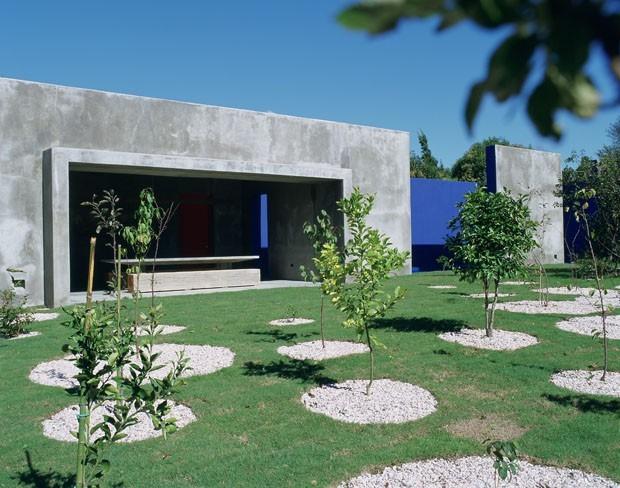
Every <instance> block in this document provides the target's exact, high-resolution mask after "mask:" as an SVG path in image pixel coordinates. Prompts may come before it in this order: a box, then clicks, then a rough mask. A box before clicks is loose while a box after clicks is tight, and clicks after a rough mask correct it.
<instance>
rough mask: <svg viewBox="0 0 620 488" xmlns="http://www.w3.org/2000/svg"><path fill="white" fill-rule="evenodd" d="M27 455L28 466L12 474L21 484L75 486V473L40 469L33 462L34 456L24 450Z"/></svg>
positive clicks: (41, 487) (56, 487)
mask: <svg viewBox="0 0 620 488" xmlns="http://www.w3.org/2000/svg"><path fill="white" fill-rule="evenodd" d="M24 453H25V455H26V465H27V468H26V469H25V470H23V471H20V472H19V473H17V475H15V476H12V478H13V479H15V480H17V481H18V482H19V484H20V486H34V487H36V488H70V487H73V486H75V475H73V474H64V473H58V472H56V471H52V470H49V471H45V472H44V471H40V470H38V469H37V468H35V467H34V465H33V464H32V457H31V456H30V452H29V451H24Z"/></svg>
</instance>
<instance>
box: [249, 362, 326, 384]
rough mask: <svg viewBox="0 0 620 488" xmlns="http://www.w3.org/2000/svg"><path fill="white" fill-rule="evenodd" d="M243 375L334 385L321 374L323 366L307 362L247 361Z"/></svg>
mask: <svg viewBox="0 0 620 488" xmlns="http://www.w3.org/2000/svg"><path fill="white" fill-rule="evenodd" d="M243 369H244V370H245V371H244V373H243V374H244V375H246V376H277V377H278V378H284V379H287V380H301V381H303V382H304V383H317V384H319V385H324V384H327V383H335V382H336V380H334V379H332V378H328V377H327V376H324V375H323V374H321V371H323V370H324V369H325V366H322V365H320V364H311V363H309V362H307V361H296V360H294V359H293V360H290V361H283V360H282V359H281V360H279V361H271V362H270V363H266V364H263V363H260V362H254V361H248V362H246V363H245V364H244V365H243Z"/></svg>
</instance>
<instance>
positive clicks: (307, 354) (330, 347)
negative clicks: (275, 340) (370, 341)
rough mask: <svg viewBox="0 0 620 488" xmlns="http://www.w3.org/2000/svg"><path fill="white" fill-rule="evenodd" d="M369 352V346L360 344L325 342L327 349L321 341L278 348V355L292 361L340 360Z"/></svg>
mask: <svg viewBox="0 0 620 488" xmlns="http://www.w3.org/2000/svg"><path fill="white" fill-rule="evenodd" d="M365 352H368V346H367V345H365V344H360V343H358V342H345V341H325V347H323V344H322V343H321V341H311V342H302V343H301V344H295V345H294V346H281V347H278V354H282V355H283V356H288V357H289V358H292V359H299V360H302V361H303V360H304V359H314V360H316V361H321V360H323V359H331V358H339V357H342V356H349V355H350V354H362V353H365Z"/></svg>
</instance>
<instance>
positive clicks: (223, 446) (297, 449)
mask: <svg viewBox="0 0 620 488" xmlns="http://www.w3.org/2000/svg"><path fill="white" fill-rule="evenodd" d="M550 274H551V276H550V277H551V281H552V284H553V285H560V284H567V283H568V280H569V277H568V273H567V272H566V268H554V269H553V270H551V271H550ZM396 284H399V285H402V286H404V287H405V288H407V290H408V292H407V297H406V299H405V300H404V301H402V302H401V303H399V304H398V305H397V306H396V308H395V310H394V311H393V313H392V314H391V315H390V316H389V317H388V318H386V319H384V320H382V321H381V322H380V323H379V324H377V325H376V327H375V329H376V330H375V332H376V334H377V336H378V337H379V339H380V340H381V341H382V342H383V343H385V345H386V346H387V350H385V351H382V350H380V351H378V354H377V377H379V378H391V379H394V380H400V381H406V382H411V383H415V384H417V385H420V386H422V387H424V388H426V389H427V390H429V391H431V392H432V393H433V395H435V397H436V398H437V401H438V410H437V412H435V413H434V414H432V415H430V416H428V417H425V418H423V419H421V420H418V421H415V422H410V423H406V424H400V425H381V426H373V425H367V426H361V425H352V424H346V423H340V422H337V421H335V420H332V419H330V418H328V417H325V416H322V415H317V414H314V413H311V412H309V411H307V410H306V409H305V408H304V407H303V406H302V405H301V403H300V400H299V399H300V396H301V395H302V393H303V392H305V391H307V390H308V389H310V388H312V387H313V386H315V385H317V384H318V383H320V382H324V381H330V380H334V381H342V380H347V379H354V378H365V376H366V374H367V365H368V358H367V356H366V355H354V356H349V357H344V358H338V359H332V360H329V361H325V362H322V363H316V362H299V361H294V360H289V359H287V358H284V357H282V356H279V355H278V354H277V353H276V348H277V347H278V346H280V345H283V344H292V343H295V342H302V341H307V340H314V339H317V338H318V324H312V325H304V326H296V327H289V328H286V327H284V328H275V327H270V326H268V325H267V322H268V321H269V320H271V319H275V318H280V317H282V316H283V315H284V314H285V312H286V311H287V309H288V307H289V305H294V306H295V307H296V308H297V310H298V311H299V314H300V315H302V316H307V317H311V318H317V319H318V314H319V291H318V289H312V288H291V289H279V290H264V291H248V292H236V293H218V294H210V295H194V296H183V297H171V298H166V299H163V300H162V301H163V303H164V306H165V310H166V313H167V317H166V320H165V322H166V323H173V324H180V325H186V326H187V329H186V330H185V331H182V332H180V333H177V334H173V335H169V336H163V337H161V339H160V342H174V343H184V344H210V345H217V346H226V347H229V348H231V349H232V350H233V351H234V352H235V353H236V358H235V362H234V364H233V366H232V367H230V368H227V369H224V370H222V371H219V372H217V373H214V374H211V375H208V376H196V377H192V378H189V379H188V380H187V385H186V386H185V387H184V388H183V390H182V391H181V393H180V394H179V395H178V397H177V399H178V400H179V401H180V402H182V403H184V404H186V405H188V406H190V407H191V408H192V410H193V411H194V413H195V414H196V416H197V417H198V420H197V421H196V422H194V423H193V424H190V425H189V426H188V427H186V428H184V429H182V430H180V431H179V432H177V433H176V434H174V435H173V436H171V437H170V438H169V439H168V440H167V441H164V440H162V439H153V440H148V441H144V442H138V443H133V444H127V445H118V446H115V447H114V448H113V449H112V451H111V456H110V459H111V461H112V470H111V474H110V477H109V479H108V481H109V482H110V483H111V484H112V483H116V482H120V481H121V480H122V481H124V483H125V485H124V486H126V487H155V486H157V487H161V488H163V487H175V488H181V487H207V486H208V487H212V486H231V487H247V486H256V487H283V486H295V487H306V486H331V485H335V484H337V483H338V482H339V481H341V480H344V479H347V478H349V477H351V476H354V475H357V474H359V473H360V472H362V471H363V470H368V469H370V470H373V469H375V470H376V469H379V468H381V467H382V466H385V465H390V464H399V463H403V462H407V461H411V460H414V459H423V458H430V457H437V456H441V457H450V456H452V457H454V456H461V455H469V454H482V453H483V447H482V445H481V443H480V441H479V440H475V439H472V438H470V437H462V436H461V437H456V436H455V435H453V434H451V433H449V430H450V431H455V430H458V431H460V432H462V435H469V436H476V435H478V436H479V435H480V421H481V420H482V421H483V422H484V419H485V417H486V418H487V420H489V422H492V423H493V429H494V431H493V435H494V436H495V437H496V438H502V437H504V436H510V435H513V434H514V433H515V432H519V430H525V432H524V433H523V435H522V436H521V437H520V438H519V440H518V443H519V445H520V447H521V449H522V451H523V453H524V454H525V455H526V456H527V457H528V458H530V459H533V460H534V461H538V462H543V463H547V464H553V465H558V466H569V467H573V468H578V469H583V470H586V471H593V472H596V473H598V474H601V475H603V476H607V477H609V478H612V479H614V480H616V481H620V400H618V399H614V398H612V397H603V396H588V395H581V394H576V393H572V392H570V391H568V390H563V389H561V388H558V387H556V386H554V385H553V384H551V383H550V382H549V377H550V376H551V374H552V373H553V372H554V371H556V370H560V369H584V368H589V367H600V365H601V361H602V347H601V345H600V341H598V340H595V339H591V338H589V337H586V336H581V335H577V334H572V333H569V332H564V331H561V330H559V329H557V328H555V327H554V326H553V324H554V322H556V321H557V320H558V317H557V316H533V315H521V314H513V313H507V312H501V311H499V312H497V327H498V328H501V329H506V330H514V331H523V332H528V333H530V334H533V335H535V336H536V337H538V338H539V341H540V344H538V345H536V346H532V347H528V348H525V349H521V350H518V351H513V352H491V351H482V350H475V349H470V348H465V347H462V346H459V345H457V344H452V343H448V342H444V341H442V340H440V339H438V338H437V337H436V336H437V334H438V333H440V332H442V331H448V330H452V329H455V328H458V327H461V326H463V325H468V326H473V327H482V326H483V323H484V318H483V310H482V302H481V300H477V299H471V298H465V297H463V296H461V294H463V293H472V292H479V291H480V290H479V287H477V286H475V285H469V284H465V283H460V282H458V281H457V279H456V278H455V277H453V276H452V275H451V274H447V273H420V274H417V275H414V276H407V277H399V278H395V279H393V280H391V282H390V285H396ZM431 284H456V285H458V288H457V289H456V290H431V289H428V288H427V285H431ZM610 284H613V285H617V284H620V281H616V282H610ZM502 291H511V292H513V291H514V292H516V293H518V296H517V297H513V298H508V299H505V300H512V299H517V300H518V299H536V297H537V295H536V294H535V293H533V292H530V291H529V290H528V287H526V286H512V287H506V288H505V289H504V290H502ZM554 298H555V297H554ZM557 299H558V300H570V299H572V297H568V296H564V297H557ZM326 317H327V326H326V334H327V336H328V338H332V339H354V338H355V336H354V332H353V331H352V330H345V329H343V328H342V327H340V325H339V322H338V319H339V316H338V314H337V313H336V312H335V311H334V310H332V309H331V308H330V307H326ZM60 322H61V319H59V320H56V321H53V322H44V323H39V324H36V325H35V326H34V327H33V329H34V330H40V331H41V332H42V333H43V336H41V337H35V338H31V339H25V340H20V341H12V342H7V341H2V342H0V371H1V375H0V414H1V415H0V486H3V487H4V486H7V487H13V486H37V487H52V486H53V487H59V486H71V485H70V484H68V483H66V482H65V481H66V477H67V476H69V475H70V474H71V473H72V472H73V468H74V461H75V446H74V445H72V444H67V443H61V442H57V441H53V440H50V439H47V438H45V437H43V435H42V433H41V421H42V420H43V419H44V418H46V417H48V416H50V415H51V414H53V413H55V412H56V411H58V410H60V409H62V408H64V407H66V406H68V405H69V404H72V403H75V398H74V397H72V396H71V395H70V394H69V393H67V392H65V391H64V390H62V389H59V388H53V387H46V386H41V385H36V384H33V383H31V382H30V381H29V380H28V373H29V371H30V370H31V369H32V368H33V367H34V366H35V365H36V364H38V363H39V362H42V361H47V360H50V359H53V358H56V357H61V356H62V353H61V351H60V348H61V346H62V344H63V343H64V341H65V339H66V337H67V335H68V329H66V328H65V327H63V326H61V325H60ZM618 342H619V341H611V348H610V369H611V370H615V371H619V370H620V344H618ZM497 426H502V429H504V430H502V429H498V428H497Z"/></svg>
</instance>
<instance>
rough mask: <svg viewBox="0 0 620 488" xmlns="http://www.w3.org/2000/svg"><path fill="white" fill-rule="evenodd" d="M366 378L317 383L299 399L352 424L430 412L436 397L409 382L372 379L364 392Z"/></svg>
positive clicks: (410, 417) (397, 421)
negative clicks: (316, 385) (368, 389)
mask: <svg viewBox="0 0 620 488" xmlns="http://www.w3.org/2000/svg"><path fill="white" fill-rule="evenodd" d="M367 385H368V380H348V381H345V382H344V383H337V384H329V385H323V386H319V387H317V388H314V389H312V390H310V391H309V392H307V393H305V394H304V395H303V396H302V397H301V402H302V403H303V404H304V405H305V407H306V408H307V409H308V410H310V411H312V412H315V413H320V414H323V415H327V416H328V417H331V418H333V419H335V420H340V421H342V422H348V423H355V424H400V423H403V422H410V421H412V420H417V419H420V418H422V417H426V416H427V415H430V414H431V413H433V412H434V411H435V410H436V408H437V401H436V400H435V397H434V396H433V395H432V394H431V393H430V392H428V391H427V390H425V389H423V388H420V387H419V386H416V385H412V384H410V383H403V382H400V381H392V380H387V379H381V380H375V381H374V382H373V384H372V387H371V389H370V394H369V395H366V386H367Z"/></svg>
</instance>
